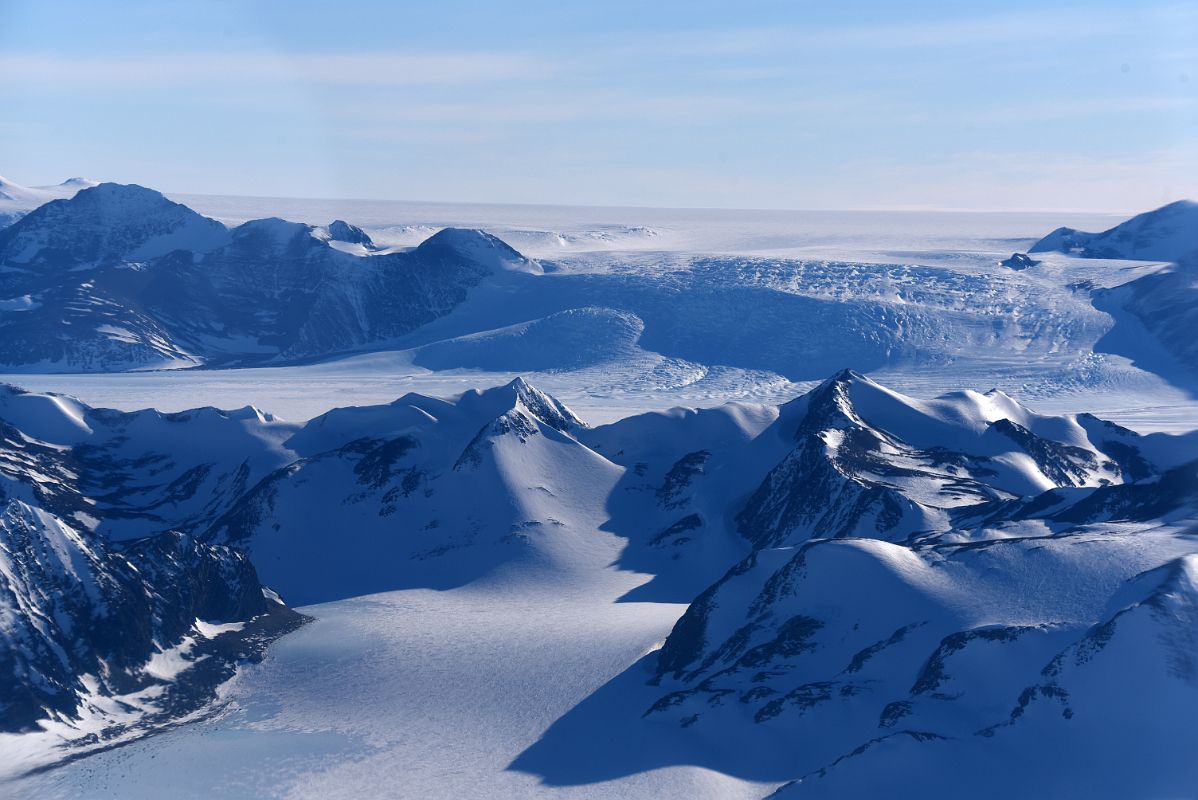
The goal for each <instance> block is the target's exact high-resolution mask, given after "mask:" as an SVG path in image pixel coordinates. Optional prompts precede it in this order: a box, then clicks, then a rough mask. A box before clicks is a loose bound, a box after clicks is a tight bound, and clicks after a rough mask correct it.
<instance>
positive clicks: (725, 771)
mask: <svg viewBox="0 0 1198 800" xmlns="http://www.w3.org/2000/svg"><path fill="white" fill-rule="evenodd" d="M68 183H70V182H68ZM76 189H80V190H83V191H80V193H79V194H78V195H74V191H75V190H76ZM0 190H3V191H5V192H7V195H6V197H7V200H5V202H6V203H7V204H8V205H7V206H2V205H0V212H3V211H4V210H5V209H8V213H10V214H11V216H12V218H13V219H14V220H15V221H14V222H13V223H12V224H11V225H9V226H8V227H7V228H0V287H3V288H5V290H6V292H7V294H5V296H3V297H0V325H4V326H7V327H6V328H5V330H6V331H7V340H6V344H5V346H4V348H3V349H0V354H2V355H3V362H4V366H3V367H2V368H0V371H3V372H4V373H5V374H3V375H0V381H3V382H4V383H7V384H12V386H3V387H0V712H2V716H0V721H2V722H3V723H4V724H3V725H0V794H3V795H4V796H6V797H13V798H39V800H40V799H41V798H47V797H62V798H76V797H79V798H98V797H112V798H158V797H163V796H177V797H200V796H212V795H214V794H215V795H218V796H222V797H237V798H240V797H246V798H250V797H285V798H340V797H345V798H363V797H396V796H399V797H420V798H425V797H521V798H523V797H586V798H603V797H613V798H614V797H621V798H623V797H654V798H658V797H677V798H707V797H710V798H741V797H743V798H764V797H767V796H770V797H775V796H776V797H778V798H786V799H787V800H789V798H806V797H837V798H849V797H860V798H868V797H876V796H879V795H884V794H893V793H894V791H895V787H896V786H902V787H903V790H904V792H909V793H910V794H912V795H913V796H914V795H919V796H927V797H948V796H956V795H960V794H968V795H969V796H971V797H993V798H1002V797H1013V796H1066V795H1071V794H1078V795H1081V796H1086V797H1096V798H1098V797H1111V798H1116V797H1118V798H1122V797H1175V796H1177V797H1183V796H1187V792H1190V793H1192V791H1193V787H1194V786H1198V771H1196V770H1195V766H1194V760H1193V758H1192V757H1191V756H1190V753H1189V749H1190V743H1189V738H1188V734H1189V731H1190V729H1191V728H1192V721H1193V719H1195V718H1196V717H1198V677H1196V675H1198V667H1196V664H1198V638H1196V636H1198V634H1196V633H1195V632H1196V631H1198V610H1196V609H1198V539H1196V538H1195V531H1196V530H1198V361H1196V360H1195V355H1196V351H1195V350H1194V346H1193V339H1192V335H1191V333H1190V332H1192V329H1193V328H1192V323H1193V322H1194V321H1195V319H1196V318H1195V316H1194V315H1195V314H1196V313H1198V299H1196V297H1195V294H1194V286H1198V283H1196V282H1195V281H1194V273H1193V270H1194V269H1198V251H1195V249H1194V248H1195V247H1196V244H1195V239H1194V236H1193V231H1194V230H1198V228H1196V227H1194V226H1195V224H1196V223H1198V206H1195V205H1194V204H1190V203H1177V204H1172V205H1170V206H1166V207H1165V208H1163V209H1159V210H1157V211H1155V212H1150V213H1148V214H1145V215H1141V216H1140V217H1136V218H1133V219H1132V220H1130V221H1129V222H1127V223H1124V224H1120V223H1122V220H1121V219H1118V218H1109V217H1096V216H1092V215H1091V216H1086V215H1079V216H1077V217H1075V218H1064V217H1062V216H1061V215H1049V216H1045V215H1035V214H948V213H934V212H927V213H923V212H920V213H915V212H903V213H899V212H895V213H883V212H877V213H872V212H871V213H864V212H862V213H855V214H835V213H805V214H800V213H798V212H795V213H782V212H716V211H677V210H675V211H663V210H653V209H584V208H542V207H503V206H452V205H429V204H424V205H419V204H401V203H367V202H350V201H344V202H328V201H303V200H282V199H268V198H232V197H191V196H179V197H173V198H171V200H167V199H166V198H164V197H163V196H162V195H159V194H158V193H156V192H153V191H151V190H148V189H142V188H140V187H121V186H117V185H115V184H101V185H99V186H98V187H94V188H93V187H91V186H90V185H87V184H86V183H80V185H78V186H72V187H68V186H67V185H66V184H64V186H63V187H55V188H53V189H52V190H51V189H45V190H26V189H23V188H21V187H14V186H13V185H11V184H5V183H3V182H0ZM38 192H41V193H42V194H38ZM47 193H49V194H47ZM43 195H44V196H43ZM72 196H74V197H73V199H68V198H72ZM54 198H62V199H61V200H59V202H58V203H57V204H54V205H52V206H42V207H41V208H40V209H38V208H37V206H39V205H40V203H42V202H45V201H46V200H48V199H54ZM35 209H36V210H35ZM197 212H198V213H197ZM285 220H291V221H285ZM1062 224H1065V225H1068V226H1069V227H1065V228H1062V227H1060V226H1061V225H1062ZM1084 230H1096V231H1103V232H1102V233H1093V234H1091V233H1084V232H1083V231H1084ZM484 231H485V232H484ZM1024 253H1030V255H1026V256H1025V255H1021V254H1024ZM1013 254H1015V255H1013ZM9 295H11V296H9ZM76 334H78V335H76ZM179 367H189V368H183V369H180V368H179ZM197 367H198V368H197ZM16 387H21V388H16ZM221 409H233V410H221ZM1080 412H1086V413H1080ZM292 609H294V610H292ZM296 611H298V614H297V613H296ZM147 620H149V622H147ZM122 631H135V632H136V635H128V636H125V635H122ZM979 776H985V779H984V780H979ZM775 793H776V794H775Z"/></svg>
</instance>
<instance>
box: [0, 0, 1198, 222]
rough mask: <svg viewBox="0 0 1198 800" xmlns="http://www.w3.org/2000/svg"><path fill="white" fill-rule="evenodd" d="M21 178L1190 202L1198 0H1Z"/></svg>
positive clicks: (497, 192) (923, 200) (5, 106)
mask: <svg viewBox="0 0 1198 800" xmlns="http://www.w3.org/2000/svg"><path fill="white" fill-rule="evenodd" d="M0 174H2V175H4V176H5V177H7V178H8V179H10V180H13V181H15V182H17V183H21V184H25V185H40V184H49V183H57V182H59V181H61V180H63V179H64V178H67V177H71V176H83V177H88V178H93V179H97V180H114V181H119V182H134V183H140V184H143V185H148V186H152V187H154V188H158V189H161V190H163V191H169V192H179V193H188V192H190V193H202V194H239V195H258V196H279V197H318V198H319V197H330V198H333V197H335V198H363V199H391V200H417V201H419V200H427V201H462V202H494V203H549V204H578V205H615V206H665V207H713V208H788V209H886V208H904V209H906V208H937V209H962V210H987V209H995V210H997V209H1002V210H1072V211H1106V212H1134V211H1142V210H1145V209H1146V208H1151V207H1155V206H1159V205H1161V204H1163V203H1166V202H1170V201H1172V200H1176V199H1180V198H1187V197H1188V198H1191V199H1198V4H1196V3H1193V2H1186V3H1176V2H1170V3H1154V2H1151V0H1146V1H1145V2H1140V1H1139V0H1137V1H1136V2H1126V0H1122V1H1120V2H1107V1H1106V0H1090V1H1089V2H1084V3H1081V2H1057V3H1053V2H1043V1H1041V2H1026V1H1025V0H1008V1H1007V2H989V1H988V0H979V1H978V2H971V3H961V2H956V1H955V0H954V1H953V2H919V0H915V1H914V2H903V3H895V2H891V0H864V1H862V2H841V3H829V2H805V1H804V0H787V1H786V2H781V1H779V2H755V1H754V0H741V2H737V3H731V2H706V0H689V2H672V0H659V1H658V2H653V3H645V2H643V1H640V0H638V2H625V1H624V0H604V2H588V3H582V2H568V1H567V2H563V0H557V1H556V2H543V1H542V0H525V2H520V3H491V2H481V1H480V0H474V1H472V2H458V0H440V1H439V2H436V3H416V2H396V1H395V0H390V1H388V0H341V1H340V2H337V3H327V2H322V3H316V2H307V0H289V1H288V2H274V1H273V0H234V1H231V2H224V1H223V0H205V2H172V1H171V0H154V2H140V0H131V1H128V2H126V1H124V0H110V2H104V3H96V2H94V0H84V1H82V2H72V0H60V1H59V2H53V3H49V2H46V1H45V0H0Z"/></svg>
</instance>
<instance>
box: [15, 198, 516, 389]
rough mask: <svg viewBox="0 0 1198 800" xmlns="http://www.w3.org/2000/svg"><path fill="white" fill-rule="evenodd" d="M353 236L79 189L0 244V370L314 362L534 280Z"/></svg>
mask: <svg viewBox="0 0 1198 800" xmlns="http://www.w3.org/2000/svg"><path fill="white" fill-rule="evenodd" d="M338 223H339V224H338ZM364 236H365V234H364V233H363V232H362V231H361V230H359V229H356V228H353V226H350V225H348V224H347V223H344V222H342V221H338V222H335V223H334V224H333V225H331V226H329V228H327V229H326V228H317V227H315V226H311V225H302V224H298V223H290V222H286V221H284V220H280V219H262V220H252V221H250V222H246V223H244V224H242V225H239V226H238V227H236V228H233V229H231V230H230V229H227V228H226V227H225V226H224V225H223V224H221V223H219V222H217V221H216V220H213V219H209V218H207V217H204V216H201V215H200V214H197V213H195V212H194V211H192V210H191V209H189V208H187V207H186V206H183V205H181V204H178V203H174V202H172V201H170V200H167V199H166V198H165V197H163V196H162V195H161V194H159V193H158V192H155V191H153V190H150V189H145V188H142V187H140V186H122V185H117V184H100V185H98V186H95V187H91V188H87V189H84V190H82V191H80V192H79V193H78V194H77V195H76V196H75V197H73V198H71V199H66V200H56V201H53V202H49V203H46V204H45V205H43V206H41V207H39V208H37V209H36V210H34V211H32V212H30V213H29V214H28V215H26V216H25V217H23V218H22V219H21V220H19V221H18V222H16V223H15V224H13V225H11V226H9V227H7V228H5V229H3V230H0V296H3V297H5V298H8V299H6V300H4V301H2V303H0V309H2V312H3V313H0V328H2V329H3V332H4V338H3V344H2V345H0V363H4V364H6V365H8V366H9V367H10V368H14V369H18V370H30V371H46V370H51V371H71V370H78V371H112V370H121V369H131V368H138V367H155V366H187V365H196V364H205V363H222V362H235V363H245V362H247V361H249V362H252V361H261V360H268V359H272V358H276V359H277V358H285V359H297V358H304V357H311V356H321V355H327V354H329V353H334V352H342V351H346V350H352V349H355V348H360V347H363V346H366V345H368V344H372V343H374V344H379V343H382V342H386V341H388V340H390V339H394V338H395V337H397V336H400V335H402V334H404V333H407V332H409V331H411V330H413V329H415V328H417V327H419V326H420V325H422V324H425V323H427V322H429V321H431V320H433V319H436V318H437V317H439V316H442V315H444V314H445V313H447V312H448V311H449V310H450V309H452V308H453V307H454V306H456V305H457V304H459V303H461V302H462V300H464V299H465V297H466V293H467V291H468V290H469V289H470V288H471V287H472V286H474V285H476V284H477V283H478V282H479V281H481V280H482V279H483V278H484V277H485V276H486V275H488V274H490V273H491V272H493V271H495V270H502V269H515V270H523V271H537V270H539V266H538V265H537V264H536V263H535V262H532V261H529V260H528V259H525V258H524V257H523V256H521V255H520V254H519V253H516V252H515V251H514V250H512V249H511V248H510V247H508V246H507V245H505V244H503V243H502V242H500V241H499V240H497V239H495V238H494V237H491V236H488V235H487V234H484V233H482V232H479V231H462V230H453V229H448V230H444V231H441V232H440V233H437V234H436V235H434V236H432V237H430V238H429V239H428V240H427V241H425V242H424V243H422V244H421V245H420V246H419V247H416V248H414V249H413V250H411V251H406V252H394V251H379V250H377V249H375V248H373V247H368V246H367V244H366V243H364V242H369V237H366V238H365V240H363V237H364Z"/></svg>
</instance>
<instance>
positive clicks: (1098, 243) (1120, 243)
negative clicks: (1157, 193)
mask: <svg viewBox="0 0 1198 800" xmlns="http://www.w3.org/2000/svg"><path fill="white" fill-rule="evenodd" d="M1052 250H1058V251H1060V252H1062V253H1072V254H1076V255H1081V256H1084V257H1086V258H1125V259H1136V260H1140V261H1189V260H1191V259H1193V258H1194V257H1196V256H1198V203H1194V202H1192V201H1190V200H1178V201H1177V202H1175V203H1170V204H1169V205H1167V206H1161V207H1160V208H1158V209H1156V210H1155V211H1148V212H1146V213H1143V214H1139V215H1138V216H1135V217H1132V218H1131V219H1129V220H1127V221H1126V222H1123V223H1120V224H1119V225H1116V226H1115V227H1113V228H1111V229H1110V230H1106V231H1103V232H1102V233H1084V232H1082V231H1076V230H1074V229H1073V228H1057V229H1056V230H1055V231H1053V232H1052V233H1050V234H1048V235H1047V236H1045V237H1044V238H1043V239H1041V240H1040V241H1038V242H1036V244H1034V245H1032V248H1031V249H1030V250H1029V251H1028V252H1029V253H1044V252H1049V251H1052Z"/></svg>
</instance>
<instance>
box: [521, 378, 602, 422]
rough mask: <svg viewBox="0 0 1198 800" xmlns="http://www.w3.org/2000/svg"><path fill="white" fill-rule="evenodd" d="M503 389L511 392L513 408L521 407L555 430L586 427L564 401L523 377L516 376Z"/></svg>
mask: <svg viewBox="0 0 1198 800" xmlns="http://www.w3.org/2000/svg"><path fill="white" fill-rule="evenodd" d="M503 389H504V390H505V391H507V392H510V393H511V394H512V396H513V401H514V403H513V407H514V408H515V407H523V410H525V411H527V412H528V413H529V414H532V415H533V416H534V417H536V418H537V419H539V420H540V421H541V422H543V423H545V424H546V425H548V426H549V427H551V428H554V429H555V430H559V431H562V432H563V433H564V432H566V431H569V430H571V429H573V428H585V427H586V423H584V422H583V421H582V420H581V419H579V418H578V417H577V416H576V415H575V414H574V412H573V411H571V410H570V409H569V407H567V406H566V404H565V403H562V402H561V401H559V400H558V399H557V398H555V397H553V396H551V395H549V394H546V393H545V392H542V391H541V390H540V389H537V388H536V387H534V386H533V385H532V384H530V383H529V382H528V381H526V380H524V378H523V377H519V378H516V379H515V380H514V381H512V382H511V383H509V384H508V385H507V386H504V387H503Z"/></svg>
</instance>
